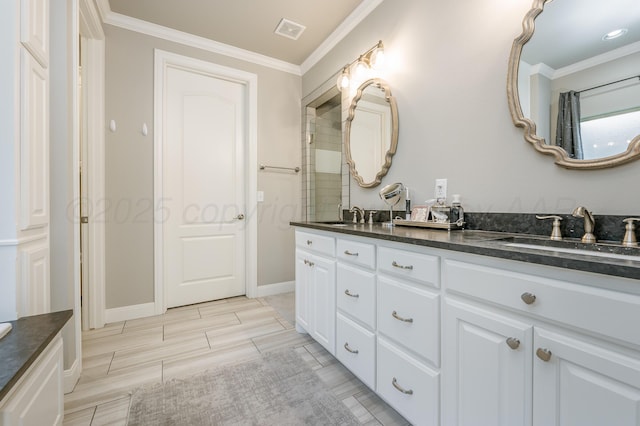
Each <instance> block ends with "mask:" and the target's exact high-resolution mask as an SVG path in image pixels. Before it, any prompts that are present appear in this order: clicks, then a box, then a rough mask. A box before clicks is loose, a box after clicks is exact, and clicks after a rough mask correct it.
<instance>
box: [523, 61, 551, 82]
mask: <svg viewBox="0 0 640 426" xmlns="http://www.w3.org/2000/svg"><path fill="white" fill-rule="evenodd" d="M555 73H556V70H554V69H553V68H551V67H550V66H549V65H547V64H544V63H542V62H540V63H539V64H536V65H532V66H531V71H530V72H529V75H534V74H540V75H543V76H545V77H547V78H548V79H549V80H553V79H554V78H555Z"/></svg>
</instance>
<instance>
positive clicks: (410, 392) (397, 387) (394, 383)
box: [391, 377, 413, 395]
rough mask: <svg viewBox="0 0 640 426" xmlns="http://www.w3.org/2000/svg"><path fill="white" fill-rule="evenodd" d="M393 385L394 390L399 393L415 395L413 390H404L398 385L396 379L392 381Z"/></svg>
mask: <svg viewBox="0 0 640 426" xmlns="http://www.w3.org/2000/svg"><path fill="white" fill-rule="evenodd" d="M391 384H392V385H393V387H394V388H396V389H397V390H398V391H399V392H402V393H403V394H405V395H413V390H412V389H404V388H403V387H402V386H400V385H399V384H398V380H396V378H395V377H394V378H393V380H391Z"/></svg>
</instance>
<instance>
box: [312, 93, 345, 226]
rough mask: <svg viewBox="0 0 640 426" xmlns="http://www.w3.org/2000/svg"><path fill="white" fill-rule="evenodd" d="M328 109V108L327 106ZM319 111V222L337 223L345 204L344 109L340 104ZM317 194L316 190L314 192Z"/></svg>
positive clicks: (317, 167) (316, 178)
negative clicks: (343, 199) (343, 183)
mask: <svg viewBox="0 0 640 426" xmlns="http://www.w3.org/2000/svg"><path fill="white" fill-rule="evenodd" d="M325 105H327V104H325ZM325 105H322V106H320V107H318V108H317V109H316V117H315V138H314V142H313V145H315V146H314V147H313V149H312V150H311V151H313V152H314V153H315V158H314V160H315V161H313V163H312V164H315V167H316V170H315V174H313V175H314V176H315V182H314V185H313V188H314V189H315V194H314V195H315V220H317V221H323V220H336V219H337V218H338V208H339V207H338V205H339V204H340V203H342V170H343V167H342V158H343V156H342V109H341V106H340V104H339V103H338V104H337V105H329V106H328V107H326V106H325ZM312 191H313V189H312Z"/></svg>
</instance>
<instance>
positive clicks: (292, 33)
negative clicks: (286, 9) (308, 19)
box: [273, 18, 307, 40]
mask: <svg viewBox="0 0 640 426" xmlns="http://www.w3.org/2000/svg"><path fill="white" fill-rule="evenodd" d="M305 28H307V27H305V26H304V25H301V24H298V23H297V22H293V21H290V20H288V19H285V18H282V19H281V20H280V22H279V23H278V26H277V27H276V29H275V30H274V31H273V32H274V33H276V34H278V35H281V36H283V37H287V38H290V39H292V40H297V39H298V37H300V34H302V32H303V31H304V30H305Z"/></svg>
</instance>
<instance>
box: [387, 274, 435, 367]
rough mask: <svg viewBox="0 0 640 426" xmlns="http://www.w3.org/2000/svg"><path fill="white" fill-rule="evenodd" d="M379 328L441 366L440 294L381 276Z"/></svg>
mask: <svg viewBox="0 0 640 426" xmlns="http://www.w3.org/2000/svg"><path fill="white" fill-rule="evenodd" d="M378 331H379V332H380V333H382V334H384V335H385V336H386V337H388V338H390V339H392V340H395V341H396V342H398V343H400V344H401V345H402V346H405V347H406V348H408V349H410V350H412V351H414V352H415V353H416V354H418V355H419V356H421V357H423V358H425V359H426V360H428V361H429V362H431V363H433V365H435V366H439V365H440V296H439V295H438V294H436V293H433V292H431V291H427V290H423V289H418V288H415V287H412V286H409V285H406V284H403V283H400V282H398V281H394V280H390V279H388V278H380V279H379V280H378Z"/></svg>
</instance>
